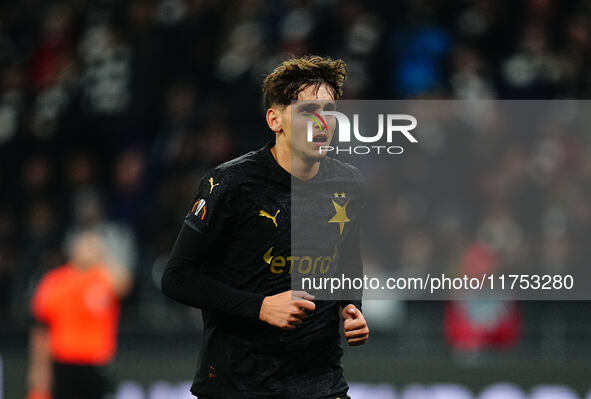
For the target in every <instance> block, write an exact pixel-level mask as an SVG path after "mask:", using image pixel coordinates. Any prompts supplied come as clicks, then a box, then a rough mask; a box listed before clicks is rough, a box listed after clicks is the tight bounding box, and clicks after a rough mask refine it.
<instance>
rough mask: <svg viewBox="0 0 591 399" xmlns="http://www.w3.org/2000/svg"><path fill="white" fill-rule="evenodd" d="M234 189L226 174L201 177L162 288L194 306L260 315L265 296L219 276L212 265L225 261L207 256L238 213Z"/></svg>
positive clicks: (170, 259) (240, 314)
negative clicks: (233, 202) (234, 284)
mask: <svg viewBox="0 0 591 399" xmlns="http://www.w3.org/2000/svg"><path fill="white" fill-rule="evenodd" d="M233 190H235V189H234V188H232V187H231V186H230V181H229V180H228V179H224V177H223V176H216V175H215V174H213V175H206V176H205V177H204V179H203V180H202V181H201V185H200V188H199V193H198V194H197V196H196V198H195V200H194V202H193V204H192V205H191V208H190V209H189V212H188V213H187V216H186V217H185V221H184V224H183V226H182V227H181V230H180V232H179V235H178V237H177V240H176V242H175V244H174V247H173V249H172V252H171V254H170V258H169V260H168V263H167V266H166V269H165V271H164V274H163V275H162V280H161V288H162V291H163V292H164V294H165V295H167V296H168V297H170V298H171V299H174V300H176V301H178V302H181V303H183V304H186V305H189V306H192V307H196V308H199V309H210V310H213V309H215V310H220V311H223V312H227V313H231V314H235V315H239V316H246V317H252V318H257V319H258V317H259V311H260V307H261V304H262V302H263V299H264V296H263V295H261V294H256V293H252V292H248V291H243V290H240V289H236V288H234V287H232V286H230V285H228V284H226V283H224V282H221V281H219V280H217V279H216V278H215V277H213V275H214V274H215V273H213V272H215V270H213V269H215V268H220V267H223V264H219V263H215V262H212V260H211V259H209V258H208V256H207V254H208V253H209V252H210V251H209V250H210V248H211V246H212V245H215V244H216V241H217V240H219V239H222V238H224V237H227V234H226V233H228V231H229V229H230V228H231V224H232V223H233V222H235V219H234V218H235V217H237V216H236V213H235V212H234V208H233V206H232V205H233V204H232V194H233Z"/></svg>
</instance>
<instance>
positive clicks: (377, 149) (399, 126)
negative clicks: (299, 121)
mask: <svg viewBox="0 0 591 399" xmlns="http://www.w3.org/2000/svg"><path fill="white" fill-rule="evenodd" d="M323 116H332V117H334V118H336V120H337V122H338V129H337V134H336V136H335V137H336V138H337V140H336V145H332V144H333V143H330V144H331V145H324V146H320V147H319V148H318V151H319V152H320V153H329V152H333V153H335V154H340V153H347V154H356V155H367V154H371V153H376V154H382V153H387V154H390V155H400V154H402V153H403V152H404V148H403V147H401V146H399V145H390V144H392V142H393V138H394V136H395V134H402V135H403V136H404V138H406V139H407V140H408V141H409V142H411V143H417V142H418V141H417V139H416V138H415V137H414V136H413V135H412V134H411V130H413V129H414V128H416V127H417V119H416V118H415V117H414V116H412V115H408V114H378V115H377V118H378V131H377V133H376V134H374V135H373V136H366V135H363V134H361V132H360V131H359V114H353V136H354V138H355V139H356V140H357V141H359V142H361V143H368V144H369V143H373V144H372V145H353V146H351V145H349V146H346V145H345V146H342V145H339V144H342V143H351V123H350V121H349V117H348V116H347V115H345V114H343V113H342V112H338V111H320V112H309V113H307V114H306V117H308V118H309V119H310V120H309V121H308V131H307V133H308V135H307V140H308V142H312V141H313V137H314V126H317V127H318V128H319V129H320V131H322V132H324V133H327V132H328V127H327V123H326V121H325V119H324V118H323ZM384 121H385V123H384ZM405 123H406V124H405ZM384 124H385V125H386V128H385V129H384ZM384 130H385V136H386V137H385V144H382V145H379V143H380V142H382V143H383V142H384ZM333 141H334V139H333ZM386 144H387V145H386Z"/></svg>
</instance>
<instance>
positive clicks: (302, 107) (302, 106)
mask: <svg viewBox="0 0 591 399" xmlns="http://www.w3.org/2000/svg"><path fill="white" fill-rule="evenodd" d="M320 106H321V104H320V103H316V102H313V101H310V102H305V103H303V104H299V105H298V107H297V108H298V110H305V109H318V108H320Z"/></svg>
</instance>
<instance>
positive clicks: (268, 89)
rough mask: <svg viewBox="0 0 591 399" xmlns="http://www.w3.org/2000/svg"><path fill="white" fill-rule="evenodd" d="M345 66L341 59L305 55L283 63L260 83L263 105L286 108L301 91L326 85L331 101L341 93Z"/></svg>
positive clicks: (267, 107) (266, 107)
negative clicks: (330, 90)
mask: <svg viewBox="0 0 591 399" xmlns="http://www.w3.org/2000/svg"><path fill="white" fill-rule="evenodd" d="M346 76H347V67H346V65H345V63H344V62H343V60H339V59H337V60H333V59H332V58H328V57H320V56H318V55H307V56H304V57H300V58H291V59H289V60H286V61H283V62H282V63H281V64H279V66H277V68H275V69H274V70H273V72H271V73H270V74H269V75H267V77H266V78H265V80H264V81H263V86H262V91H263V105H264V107H265V109H269V108H270V107H271V106H273V105H274V104H278V105H283V106H286V105H289V104H290V103H291V101H292V100H296V99H297V97H298V94H299V93H300V92H301V91H302V90H303V89H305V88H307V87H309V86H312V85H315V86H320V85H321V84H323V83H326V84H327V85H328V86H329V87H330V88H331V89H332V93H333V95H334V98H335V100H336V99H338V98H340V97H341V95H342V94H343V89H342V87H343V82H344V81H345V77H346Z"/></svg>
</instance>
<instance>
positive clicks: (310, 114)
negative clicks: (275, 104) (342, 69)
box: [282, 83, 336, 163]
mask: <svg viewBox="0 0 591 399" xmlns="http://www.w3.org/2000/svg"><path fill="white" fill-rule="evenodd" d="M334 109H335V102H334V96H333V93H332V91H331V89H330V87H329V86H328V85H327V84H325V83H323V84H321V85H319V86H317V85H312V86H308V87H306V88H305V89H304V90H302V91H300V93H299V94H298V100H297V102H295V103H293V104H290V105H288V106H287V107H285V109H284V110H283V112H282V114H283V118H282V120H283V123H282V128H283V134H285V143H286V144H287V145H289V146H290V149H291V157H292V158H294V157H298V158H300V159H302V160H304V161H306V162H309V163H314V162H318V161H319V160H321V159H322V158H323V157H324V156H326V151H322V152H321V151H320V149H321V147H322V146H327V145H330V142H331V140H332V136H333V134H334V130H335V127H336V119H335V118H334V117H331V116H322V115H320V112H322V111H333V110H334ZM308 123H311V124H312V128H313V130H312V131H313V141H312V142H309V141H308Z"/></svg>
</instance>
